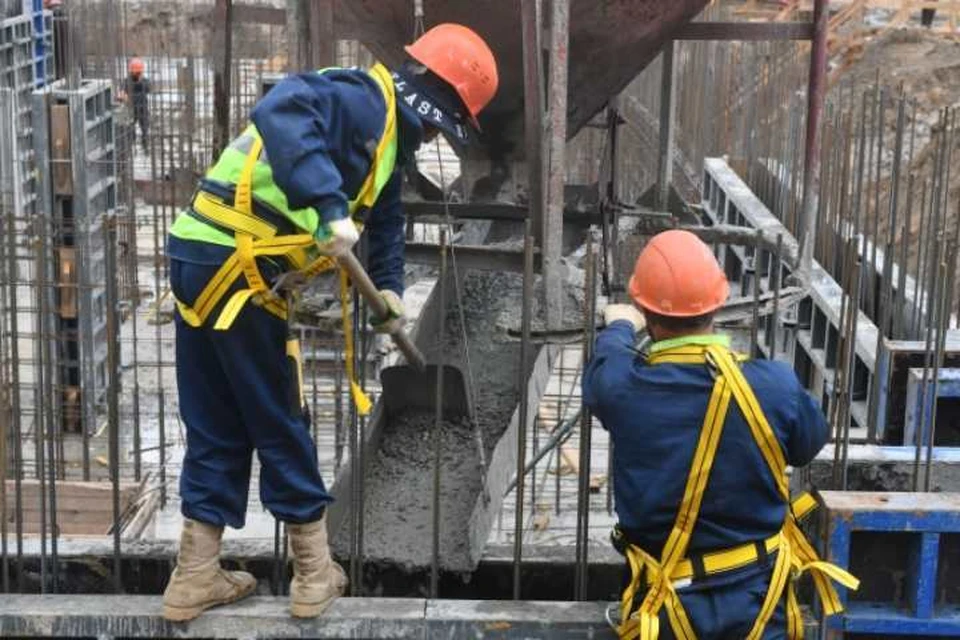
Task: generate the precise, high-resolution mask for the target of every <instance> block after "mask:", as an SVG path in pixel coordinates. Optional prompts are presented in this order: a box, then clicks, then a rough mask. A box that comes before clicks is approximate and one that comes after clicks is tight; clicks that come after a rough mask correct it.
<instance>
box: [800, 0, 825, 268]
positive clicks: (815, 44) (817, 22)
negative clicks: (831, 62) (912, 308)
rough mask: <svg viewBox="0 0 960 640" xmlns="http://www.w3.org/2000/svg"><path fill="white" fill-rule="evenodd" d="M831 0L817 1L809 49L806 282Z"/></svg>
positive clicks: (802, 252)
mask: <svg viewBox="0 0 960 640" xmlns="http://www.w3.org/2000/svg"><path fill="white" fill-rule="evenodd" d="M828 9H829V0H814V3H813V41H812V46H811V48H810V76H809V86H808V89H807V135H806V146H805V148H804V161H803V200H802V201H803V219H804V224H803V236H802V240H801V249H800V278H801V280H803V281H807V280H809V278H810V271H811V268H812V265H813V243H814V242H815V240H816V232H817V229H816V225H817V221H816V215H817V208H818V206H817V202H816V196H815V194H816V189H817V184H818V183H819V181H820V116H821V114H822V112H823V102H824V97H825V96H826V88H827V83H826V71H827V35H828V30H829V10H828Z"/></svg>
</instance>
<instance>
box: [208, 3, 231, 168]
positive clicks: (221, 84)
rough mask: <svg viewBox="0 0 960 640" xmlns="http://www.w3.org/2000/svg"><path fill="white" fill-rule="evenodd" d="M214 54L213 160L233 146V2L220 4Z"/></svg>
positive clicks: (214, 37)
mask: <svg viewBox="0 0 960 640" xmlns="http://www.w3.org/2000/svg"><path fill="white" fill-rule="evenodd" d="M214 15H215V18H214V24H215V25H216V29H215V31H214V34H213V52H214V53H215V59H216V67H215V69H214V72H213V119H214V123H215V124H214V130H213V158H212V161H213V162H216V160H217V157H218V156H219V155H220V152H221V151H223V149H224V148H225V147H226V146H227V144H229V142H230V76H231V67H232V62H233V0H217V5H216V11H215V13H214Z"/></svg>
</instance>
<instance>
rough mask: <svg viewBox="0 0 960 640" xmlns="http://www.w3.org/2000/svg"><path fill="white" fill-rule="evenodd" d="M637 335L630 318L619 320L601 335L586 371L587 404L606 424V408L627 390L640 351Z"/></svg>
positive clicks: (585, 389) (584, 382)
mask: <svg viewBox="0 0 960 640" xmlns="http://www.w3.org/2000/svg"><path fill="white" fill-rule="evenodd" d="M635 345H636V334H635V333H634V330H633V325H631V324H630V323H629V322H628V321H626V320H618V321H616V322H614V323H612V324H610V326H608V327H607V328H606V329H604V330H603V331H601V332H600V335H599V336H597V343H596V346H595V349H594V353H593V358H592V359H591V360H590V362H588V363H587V366H586V367H585V368H584V370H583V383H582V386H583V403H584V405H586V406H587V407H589V409H590V410H591V411H593V413H594V415H595V416H597V417H598V418H600V421H601V422H602V423H603V424H604V427H607V424H606V419H605V416H606V409H608V408H610V407H609V406H608V405H609V404H610V402H611V400H612V399H613V398H614V397H615V395H616V394H618V393H619V392H620V391H621V390H622V389H623V383H624V380H626V379H627V377H628V376H629V374H630V372H631V371H632V369H633V365H634V361H635V360H636V358H637V352H636V350H635V349H634V346H635Z"/></svg>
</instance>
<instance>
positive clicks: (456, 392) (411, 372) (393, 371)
mask: <svg viewBox="0 0 960 640" xmlns="http://www.w3.org/2000/svg"><path fill="white" fill-rule="evenodd" d="M337 261H338V262H339V264H340V266H341V267H342V268H343V269H344V270H346V272H347V274H348V275H349V276H350V279H351V280H352V281H353V283H354V284H355V285H356V286H357V290H358V291H359V292H360V295H362V296H363V298H364V299H365V300H366V301H367V304H369V305H370V309H371V310H372V311H373V313H374V314H375V315H377V316H379V317H381V318H383V317H386V316H387V314H389V312H390V309H389V308H388V307H387V303H386V301H385V300H384V299H383V297H382V296H381V295H380V291H379V290H378V289H377V287H376V285H374V284H373V281H371V280H370V276H369V275H367V272H366V271H365V270H364V268H363V265H361V264H360V261H359V260H357V257H356V256H355V255H353V254H352V253H346V254H345V255H343V256H340V257H338V258H337ZM390 337H391V338H392V339H393V342H394V344H396V345H397V348H398V349H400V352H401V353H402V354H403V355H404V357H405V358H406V359H407V363H408V364H405V365H398V366H394V367H387V368H386V369H384V370H383V372H381V374H380V380H381V382H382V383H383V391H382V398H383V401H384V404H385V405H386V408H387V411H388V412H389V413H394V414H395V413H398V412H401V411H403V410H405V409H422V410H433V409H434V408H435V407H436V389H437V378H438V377H439V376H440V375H441V370H440V367H438V366H437V365H427V363H426V360H425V359H424V357H423V354H422V353H421V352H420V350H419V349H418V348H417V346H416V345H415V344H414V343H413V341H412V340H411V339H410V336H409V335H407V333H406V332H405V331H404V330H403V329H402V328H401V329H398V330H397V331H396V332H394V333H392V334H390ZM442 376H443V398H442V402H443V409H444V414H445V415H465V416H470V415H472V407H471V406H470V399H469V394H468V393H467V385H466V381H465V380H464V378H463V372H461V371H460V369H458V368H457V367H454V366H451V365H443V372H442Z"/></svg>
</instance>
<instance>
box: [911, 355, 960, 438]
mask: <svg viewBox="0 0 960 640" xmlns="http://www.w3.org/2000/svg"><path fill="white" fill-rule="evenodd" d="M922 388H923V369H922V368H917V367H911V368H910V370H909V371H908V372H907V402H906V412H905V416H904V419H903V444H904V445H905V446H914V445H915V444H916V442H917V433H922V434H923V438H922V441H923V444H927V443H928V442H929V441H930V430H931V429H930V424H931V422H932V421H931V418H932V417H933V410H932V409H933V403H934V397H933V379H932V378H931V379H930V380H929V381H928V382H927V388H926V394H925V395H926V416H925V417H926V421H925V422H924V424H923V425H921V424H920V416H921V414H922V413H923V409H924V407H923V404H924V399H923V398H921V397H920V395H921V393H920V390H921V389H922ZM937 398H960V369H958V368H952V367H948V368H944V369H940V372H939V375H938V376H937ZM921 427H922V428H921Z"/></svg>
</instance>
